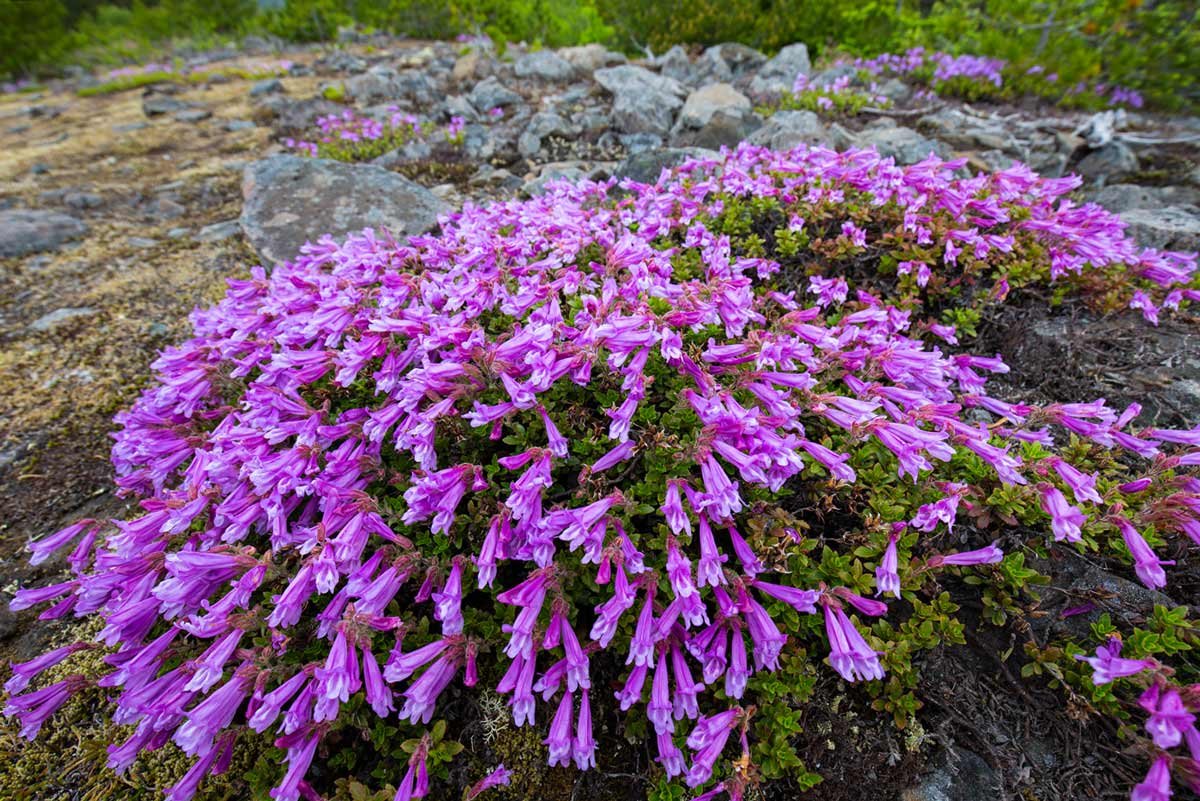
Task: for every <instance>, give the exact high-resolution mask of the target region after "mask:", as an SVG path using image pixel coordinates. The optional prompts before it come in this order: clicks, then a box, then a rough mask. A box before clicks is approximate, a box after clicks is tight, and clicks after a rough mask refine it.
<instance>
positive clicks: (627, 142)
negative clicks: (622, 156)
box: [609, 131, 663, 156]
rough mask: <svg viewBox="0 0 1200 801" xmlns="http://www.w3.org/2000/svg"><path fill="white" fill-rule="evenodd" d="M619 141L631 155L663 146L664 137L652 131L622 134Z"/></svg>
mask: <svg viewBox="0 0 1200 801" xmlns="http://www.w3.org/2000/svg"><path fill="white" fill-rule="evenodd" d="M609 133H611V131H610V132H609ZM617 141H619V142H620V143H621V147H623V148H625V152H626V154H627V155H630V156H632V155H634V154H635V153H645V152H646V151H647V150H657V149H658V148H660V147H662V146H663V138H662V137H661V136H659V135H658V134H650V133H632V134H621V135H620V136H618V137H617Z"/></svg>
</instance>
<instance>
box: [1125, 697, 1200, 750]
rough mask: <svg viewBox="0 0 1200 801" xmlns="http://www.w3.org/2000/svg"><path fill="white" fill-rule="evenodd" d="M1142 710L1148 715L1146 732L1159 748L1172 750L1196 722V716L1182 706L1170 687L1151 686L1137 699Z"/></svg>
mask: <svg viewBox="0 0 1200 801" xmlns="http://www.w3.org/2000/svg"><path fill="white" fill-rule="evenodd" d="M1138 704H1139V705H1140V706H1141V707H1142V709H1144V710H1146V711H1147V712H1149V713H1150V717H1149V718H1148V719H1147V720H1146V732H1147V733H1148V734H1149V735H1150V736H1151V737H1152V738H1153V739H1154V744H1155V745H1157V746H1158V747H1159V748H1174V747H1175V746H1177V745H1179V744H1180V743H1181V742H1183V733H1184V732H1185V731H1186V730H1188V729H1190V728H1191V727H1192V724H1194V723H1195V722H1196V716H1195V715H1193V714H1192V713H1191V712H1189V711H1188V710H1187V707H1185V706H1184V705H1183V699H1182V698H1180V696H1179V693H1178V692H1177V691H1176V690H1175V689H1174V688H1171V687H1167V688H1163V687H1160V686H1159V685H1158V684H1157V683H1155V684H1151V685H1150V686H1149V687H1147V688H1146V691H1145V692H1143V693H1142V696H1141V698H1139V699H1138Z"/></svg>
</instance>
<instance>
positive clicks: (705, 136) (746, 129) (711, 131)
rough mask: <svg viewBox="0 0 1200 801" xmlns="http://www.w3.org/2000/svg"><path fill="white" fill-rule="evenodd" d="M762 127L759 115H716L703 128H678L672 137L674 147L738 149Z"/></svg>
mask: <svg viewBox="0 0 1200 801" xmlns="http://www.w3.org/2000/svg"><path fill="white" fill-rule="evenodd" d="M761 127H762V120H761V119H759V118H758V116H757V115H755V114H753V113H750V112H747V113H743V114H727V113H725V112H724V111H718V112H716V113H714V114H713V115H712V116H711V117H710V118H709V120H708V122H707V123H705V124H704V126H703V127H701V128H682V129H680V128H676V131H675V133H674V134H673V135H672V137H671V145H672V146H674V147H701V148H707V149H709V150H718V149H720V148H721V147H723V146H725V147H736V146H737V144H738V143H739V142H742V141H744V140H745V139H746V138H747V137H748V136H750V135H751V134H752V133H754V132H755V131H756V130H758V129H759V128H761Z"/></svg>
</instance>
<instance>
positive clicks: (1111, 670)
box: [1075, 637, 1154, 684]
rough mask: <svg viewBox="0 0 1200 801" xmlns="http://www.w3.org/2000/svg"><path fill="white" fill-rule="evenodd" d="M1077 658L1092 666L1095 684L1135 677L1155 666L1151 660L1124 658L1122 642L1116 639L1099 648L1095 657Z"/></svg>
mask: <svg viewBox="0 0 1200 801" xmlns="http://www.w3.org/2000/svg"><path fill="white" fill-rule="evenodd" d="M1075 658H1076V659H1078V660H1079V661H1080V662H1087V663H1088V664H1089V665H1091V666H1092V683H1093V684H1108V683H1109V682H1111V681H1113V680H1114V679H1120V678H1124V677H1125V676H1135V675H1137V674H1138V673H1141V672H1142V671H1143V670H1149V669H1150V668H1151V667H1153V665H1154V663H1153V661H1152V660H1149V659H1125V658H1122V656H1121V641H1120V640H1118V639H1116V638H1115V637H1114V638H1112V639H1110V640H1109V641H1108V642H1107V643H1105V644H1104V645H1101V646H1100V647H1098V648H1097V649H1096V655H1095V656H1083V655H1082V654H1078V655H1076V657H1075Z"/></svg>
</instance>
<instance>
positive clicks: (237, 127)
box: [224, 120, 258, 133]
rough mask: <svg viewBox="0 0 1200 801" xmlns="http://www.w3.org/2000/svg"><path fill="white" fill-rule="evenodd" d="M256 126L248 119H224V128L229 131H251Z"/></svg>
mask: <svg viewBox="0 0 1200 801" xmlns="http://www.w3.org/2000/svg"><path fill="white" fill-rule="evenodd" d="M257 127H258V126H257V125H255V124H254V123H253V122H251V121H250V120H226V121H225V125H224V128H225V130H227V131H229V132H230V133H237V132H239V131H252V130H254V129H255V128H257Z"/></svg>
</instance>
